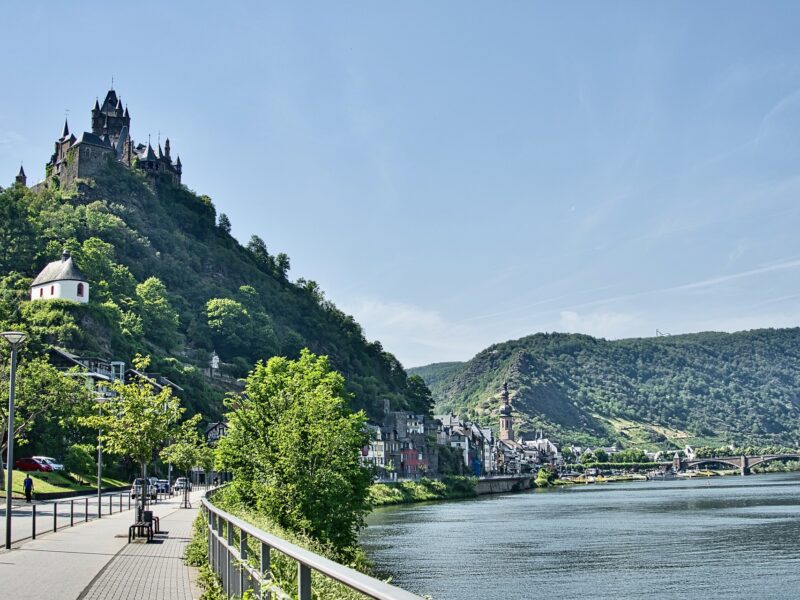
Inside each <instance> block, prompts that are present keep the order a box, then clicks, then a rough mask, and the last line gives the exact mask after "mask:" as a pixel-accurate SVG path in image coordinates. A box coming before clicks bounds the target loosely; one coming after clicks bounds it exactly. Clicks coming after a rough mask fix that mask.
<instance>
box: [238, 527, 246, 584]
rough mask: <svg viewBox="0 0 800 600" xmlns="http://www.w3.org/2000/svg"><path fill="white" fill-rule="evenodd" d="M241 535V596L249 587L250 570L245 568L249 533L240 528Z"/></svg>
mask: <svg viewBox="0 0 800 600" xmlns="http://www.w3.org/2000/svg"><path fill="white" fill-rule="evenodd" d="M239 537H240V539H239V560H240V561H241V563H240V565H239V595H240V596H241V595H242V594H243V593H244V591H245V590H246V589H247V587H248V586H247V576H248V572H247V569H245V568H244V565H245V563H246V562H247V533H245V531H243V530H241V529H240V530H239Z"/></svg>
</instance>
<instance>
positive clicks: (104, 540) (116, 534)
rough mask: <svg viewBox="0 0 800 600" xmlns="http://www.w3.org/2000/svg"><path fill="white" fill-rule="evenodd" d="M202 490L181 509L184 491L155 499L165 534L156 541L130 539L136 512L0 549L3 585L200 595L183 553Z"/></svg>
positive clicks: (22, 589)
mask: <svg viewBox="0 0 800 600" xmlns="http://www.w3.org/2000/svg"><path fill="white" fill-rule="evenodd" d="M201 495H202V494H201V492H194V493H193V494H192V505H193V506H194V507H195V508H194V509H182V508H180V503H181V498H180V497H178V496H176V497H175V498H172V499H168V500H166V501H161V502H159V503H158V504H156V505H152V506H151V507H150V508H151V509H152V510H153V514H154V515H155V516H157V517H159V518H160V521H161V523H160V524H161V531H162V533H161V534H160V535H157V536H156V537H155V540H154V541H153V542H151V543H144V542H142V541H141V540H136V541H135V542H134V543H131V544H129V543H128V526H129V525H130V523H131V518H132V514H133V513H132V512H130V511H124V512H121V513H116V514H114V515H110V516H104V517H103V518H102V519H98V520H95V521H90V522H88V523H84V524H81V525H76V526H75V527H70V528H67V529H62V530H60V531H58V532H56V533H47V534H43V535H41V536H37V538H36V539H35V540H27V541H23V542H19V543H17V544H15V545H14V546H13V547H12V549H11V550H3V551H0V589H2V590H3V595H4V597H7V598H29V597H37V598H38V597H41V598H50V599H52V600H62V599H63V600H78V599H80V600H84V599H85V600H92V599H99V598H103V599H111V598H113V599H126V600H127V599H134V598H136V599H139V598H147V599H148V600H192V599H196V598H199V597H200V591H199V590H198V589H197V586H196V585H195V581H194V579H195V578H194V575H195V571H194V569H192V568H191V567H187V566H186V565H185V564H184V561H183V554H184V551H185V548H186V545H187V544H188V543H189V540H190V539H191V536H192V522H193V521H194V519H195V517H196V516H197V512H198V509H197V507H198V506H199V505H200V498H201Z"/></svg>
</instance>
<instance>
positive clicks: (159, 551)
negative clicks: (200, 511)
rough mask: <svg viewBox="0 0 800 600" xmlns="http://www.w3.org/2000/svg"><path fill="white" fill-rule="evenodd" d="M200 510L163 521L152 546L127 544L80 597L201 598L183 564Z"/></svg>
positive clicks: (95, 599)
mask: <svg viewBox="0 0 800 600" xmlns="http://www.w3.org/2000/svg"><path fill="white" fill-rule="evenodd" d="M196 516H197V510H185V509H183V510H180V509H179V510H176V511H175V512H173V513H171V514H169V515H167V516H166V517H162V518H161V529H162V530H163V531H166V532H167V533H166V534H161V535H157V536H156V538H155V541H154V542H151V543H132V544H127V545H126V546H125V547H124V548H123V549H122V550H121V551H120V552H119V553H118V554H117V555H116V556H115V557H114V558H113V559H111V561H110V562H109V563H108V564H107V565H106V566H105V568H104V569H103V570H102V571H101V572H100V574H99V575H98V576H97V577H96V578H95V579H94V581H92V583H91V584H90V585H89V586H88V587H87V588H86V589H85V590H84V591H83V592H82V593H81V595H80V596H79V597H78V598H79V599H80V600H105V599H108V598H120V599H131V600H132V599H134V598H137V599H138V598H146V599H147V600H192V599H193V598H199V593H198V592H197V589H196V586H195V585H194V582H193V578H192V576H191V575H192V574H193V573H192V572H191V570H190V569H189V568H187V567H186V565H185V564H184V562H183V555H184V552H185V550H186V544H188V543H189V540H190V539H191V537H192V522H193V521H194V518H195V517H196Z"/></svg>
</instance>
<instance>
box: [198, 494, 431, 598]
mask: <svg viewBox="0 0 800 600" xmlns="http://www.w3.org/2000/svg"><path fill="white" fill-rule="evenodd" d="M213 492H214V490H210V491H209V492H208V493H207V494H206V495H205V496H204V497H203V498H202V499H201V504H202V507H203V512H204V513H205V516H206V527H207V529H208V560H209V566H210V567H211V568H212V569H213V570H214V572H215V573H216V574H217V576H219V578H220V580H221V581H222V586H223V589H224V590H225V592H226V593H227V594H228V597H229V598H230V597H232V595H236V594H238V595H241V594H242V593H243V592H244V591H245V590H247V589H249V588H250V587H252V584H253V583H254V584H256V585H257V586H258V587H259V589H261V590H262V591H263V592H267V595H266V596H264V594H262V596H264V597H269V594H268V590H267V589H266V587H267V586H269V584H270V574H269V564H270V558H269V553H270V550H277V551H278V552H280V553H281V554H283V555H285V556H288V557H289V558H291V559H293V560H294V561H296V562H297V583H298V590H297V597H298V598H299V600H311V572H312V571H316V572H318V573H321V574H322V575H325V576H326V577H327V578H329V579H331V580H333V581H336V582H339V583H341V584H343V585H346V586H347V587H349V588H351V589H353V590H355V591H357V592H360V593H362V594H364V595H365V596H367V597H369V598H374V599H376V600H422V597H420V596H417V595H416V594H412V593H411V592H407V591H405V590H403V589H400V588H398V587H395V586H393V585H390V584H388V583H385V582H383V581H380V580H379V579H375V578H374V577H370V576H369V575H364V574H363V573H360V572H359V571H356V570H355V569H351V568H350V567H346V566H344V565H340V564H339V563H337V562H335V561H332V560H330V559H328V558H325V557H324V556H320V555H319V554H315V553H314V552H311V551H309V550H306V549H305V548H301V547H300V546H297V545H296V544H292V543H291V542H288V541H286V540H284V539H282V538H279V537H277V536H275V535H273V534H271V533H267V532H266V531H264V530H262V529H259V528H258V527H256V526H255V525H252V524H250V523H248V522H247V521H243V520H242V519H240V518H239V517H236V516H234V515H232V514H230V513H228V512H225V511H224V510H222V509H220V508H217V507H216V506H214V505H213V504H212V503H211V498H210V496H211V494H212V493H213ZM223 525H224V530H225V535H224V537H223ZM233 528H235V529H238V530H239V533H240V535H239V539H240V547H239V548H236V547H234V545H233V538H234V533H233V532H234V529H233ZM248 537H252V538H253V539H255V540H258V541H259V542H260V543H261V562H260V564H261V569H260V570H259V569H254V568H253V567H251V566H250V565H248V564H247V538H248ZM222 552H224V556H222V555H221V553H222ZM233 571H237V573H234V572H233ZM270 591H272V590H270Z"/></svg>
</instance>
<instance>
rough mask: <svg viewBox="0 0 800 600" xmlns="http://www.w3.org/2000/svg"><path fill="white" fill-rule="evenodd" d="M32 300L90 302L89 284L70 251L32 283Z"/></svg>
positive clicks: (66, 251)
mask: <svg viewBox="0 0 800 600" xmlns="http://www.w3.org/2000/svg"><path fill="white" fill-rule="evenodd" d="M31 300H71V301H73V302H81V303H84V304H85V303H87V302H89V283H88V282H87V281H86V277H85V276H84V275H83V273H81V271H80V269H79V268H78V267H77V266H76V265H75V263H74V262H73V260H72V257H71V256H70V254H69V250H64V254H62V255H61V260H56V261H54V262H51V263H50V264H48V265H47V266H46V267H45V268H44V269H42V272H41V273H39V274H38V275H37V276H36V279H34V280H33V283H31Z"/></svg>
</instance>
